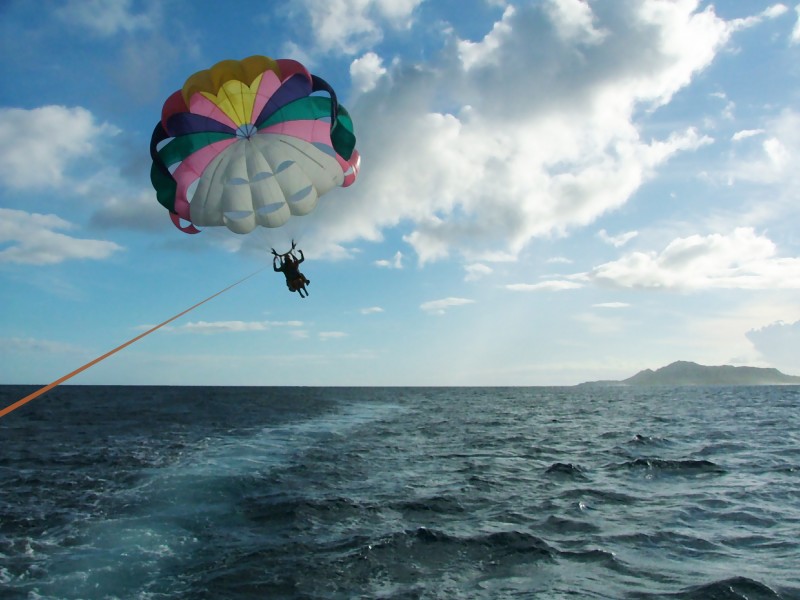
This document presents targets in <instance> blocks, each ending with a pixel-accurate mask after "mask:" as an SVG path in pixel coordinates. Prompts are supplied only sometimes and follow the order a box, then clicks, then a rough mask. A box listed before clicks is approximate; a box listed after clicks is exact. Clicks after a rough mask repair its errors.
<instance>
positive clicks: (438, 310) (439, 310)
mask: <svg viewBox="0 0 800 600" xmlns="http://www.w3.org/2000/svg"><path fill="white" fill-rule="evenodd" d="M474 302H475V301H474V300H469V299H468V298H452V297H451V298H442V299H441V300H431V301H429V302H423V303H422V304H420V305H419V307H420V308H421V309H422V310H423V311H425V312H427V313H429V314H435V315H443V314H444V313H445V312H446V311H447V309H449V308H452V307H454V306H464V305H465V304H473V303H474Z"/></svg>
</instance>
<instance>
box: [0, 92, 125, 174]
mask: <svg viewBox="0 0 800 600" xmlns="http://www.w3.org/2000/svg"><path fill="white" fill-rule="evenodd" d="M117 133H119V131H118V130H117V129H115V128H114V127H112V126H110V125H108V124H101V125H98V124H97V123H96V122H95V119H94V117H93V116H92V114H91V113H90V112H89V111H88V110H86V109H85V108H81V107H75V108H67V107H65V106H43V107H40V108H34V109H30V110H26V109H22V108H0V182H3V183H5V184H6V185H9V186H12V187H16V188H43V187H55V186H59V185H62V184H63V183H64V180H65V172H66V170H67V169H68V168H69V167H70V166H72V165H74V164H75V163H77V161H79V160H82V159H86V158H88V157H91V156H93V155H94V154H95V153H96V152H97V145H98V143H99V142H100V141H101V140H102V138H103V137H104V136H107V135H116V134H117Z"/></svg>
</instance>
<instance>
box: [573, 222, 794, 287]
mask: <svg viewBox="0 0 800 600" xmlns="http://www.w3.org/2000/svg"><path fill="white" fill-rule="evenodd" d="M776 254H777V251H776V248H775V244H774V243H773V242H772V241H771V240H769V239H768V238H767V237H765V236H763V235H757V234H756V233H755V232H754V231H753V229H752V228H749V227H741V228H737V229H736V230H734V231H733V232H732V233H731V234H729V235H721V234H711V235H707V236H700V235H692V236H689V237H686V238H678V239H676V240H673V241H672V242H670V243H669V244H668V245H667V247H666V248H665V249H664V250H662V251H661V252H660V253H657V252H632V253H630V254H627V255H625V256H623V257H622V258H620V259H619V260H616V261H613V262H609V263H605V264H602V265H600V266H598V267H595V268H594V269H592V271H591V272H590V273H588V277H589V279H590V280H592V281H594V282H596V283H599V284H602V285H611V286H615V287H622V288H644V289H665V290H686V291H689V290H704V289H731V288H739V289H800V258H780V257H778V256H776Z"/></svg>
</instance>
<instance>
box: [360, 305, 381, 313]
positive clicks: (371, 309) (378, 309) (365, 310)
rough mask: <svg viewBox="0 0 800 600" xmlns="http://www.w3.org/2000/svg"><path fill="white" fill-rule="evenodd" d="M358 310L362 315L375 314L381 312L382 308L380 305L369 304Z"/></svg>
mask: <svg viewBox="0 0 800 600" xmlns="http://www.w3.org/2000/svg"><path fill="white" fill-rule="evenodd" d="M360 312H361V314H362V315H375V314H378V313H382V312H383V309H382V308H381V307H380V306H370V307H369V308H362V309H361V311H360Z"/></svg>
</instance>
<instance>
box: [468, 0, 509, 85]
mask: <svg viewBox="0 0 800 600" xmlns="http://www.w3.org/2000/svg"><path fill="white" fill-rule="evenodd" d="M515 12H516V10H515V9H514V7H513V6H507V7H506V9H505V11H503V17H502V18H501V19H500V20H499V21H497V22H496V23H495V24H494V26H493V27H492V30H491V31H490V32H489V33H487V34H486V36H485V37H484V38H483V40H481V41H480V42H471V41H469V40H459V42H458V57H459V59H460V60H461V65H462V67H463V68H464V70H465V71H469V70H470V69H472V68H473V67H475V66H484V65H487V64H497V63H496V56H495V54H496V52H497V51H498V49H499V48H500V46H501V45H502V44H503V43H504V41H505V38H506V37H508V36H510V35H511V33H512V31H511V26H510V25H509V23H508V21H509V20H510V19H511V17H513V16H514V13H515Z"/></svg>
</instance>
